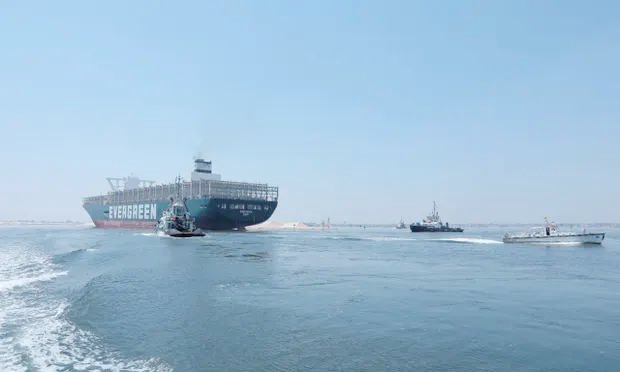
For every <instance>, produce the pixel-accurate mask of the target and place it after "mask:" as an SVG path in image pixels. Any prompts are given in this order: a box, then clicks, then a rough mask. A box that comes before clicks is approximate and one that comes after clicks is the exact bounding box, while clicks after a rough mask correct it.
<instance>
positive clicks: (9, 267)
mask: <svg viewBox="0 0 620 372" xmlns="http://www.w3.org/2000/svg"><path fill="white" fill-rule="evenodd" d="M7 248H8V249H7ZM15 248H16V247H7V246H4V247H0V335H1V337H0V371H32V370H41V371H43V370H45V371H67V370H106V371H107V370H115V371H170V370H171V368H170V367H169V366H167V365H166V364H165V363H163V362H162V361H161V360H159V359H155V358H152V359H147V360H142V359H137V360H131V359H129V360H128V359H126V358H123V357H122V356H121V355H119V354H118V353H115V352H113V351H110V350H108V348H107V347H106V346H105V344H104V343H103V342H102V341H101V340H100V339H99V338H98V337H96V336H95V335H94V334H92V333H90V332H88V331H86V330H83V329H80V328H79V327H77V326H76V325H75V324H74V323H72V322H71V321H70V320H69V319H68V317H67V310H68V309H69V305H68V300H67V299H64V298H57V297H55V296H54V295H53V294H52V293H50V291H49V290H46V288H45V287H44V284H45V283H46V282H50V281H52V280H54V279H56V278H58V277H61V276H64V275H67V271H66V270H62V268H61V267H60V266H59V265H58V264H56V263H54V261H53V259H52V257H51V256H46V255H43V254H41V253H39V252H36V251H34V250H32V249H28V247H22V248H23V249H15Z"/></svg>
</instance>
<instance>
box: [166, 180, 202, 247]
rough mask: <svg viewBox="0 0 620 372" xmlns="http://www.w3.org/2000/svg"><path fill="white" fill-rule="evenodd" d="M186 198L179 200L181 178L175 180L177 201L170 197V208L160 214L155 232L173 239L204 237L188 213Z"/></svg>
mask: <svg viewBox="0 0 620 372" xmlns="http://www.w3.org/2000/svg"><path fill="white" fill-rule="evenodd" d="M185 201H186V198H181V177H179V178H177V200H176V201H175V199H174V198H173V197H170V206H169V207H168V208H167V209H166V210H164V211H163V212H162V215H161V218H160V219H159V222H158V223H157V225H156V230H157V231H161V232H163V233H164V234H166V235H168V236H172V237H175V238H187V237H192V236H205V233H204V232H202V230H201V229H199V228H198V227H196V222H195V221H194V217H192V215H191V214H190V213H189V210H188V208H187V205H186V204H185Z"/></svg>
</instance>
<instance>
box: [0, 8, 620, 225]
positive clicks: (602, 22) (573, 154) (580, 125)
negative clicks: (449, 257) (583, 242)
mask: <svg viewBox="0 0 620 372" xmlns="http://www.w3.org/2000/svg"><path fill="white" fill-rule="evenodd" d="M595 5H597V6H593V4H588V3H584V2H572V1H568V2H562V3H557V4H555V5H554V4H552V3H544V4H543V3H539V2H516V1H513V2H501V3H486V4H484V3H475V2H474V3H468V4H465V3H462V2H442V3H436V4H435V3H414V2H406V1H403V2H399V1H393V2H388V3H384V2H336V3H332V2H325V1H317V2H310V3H287V2H260V3H258V2H257V3H253V2H247V3H229V2H208V3H203V2H192V1H190V2H182V3H178V2H175V3H174V4H172V3H171V4H169V5H165V4H152V3H151V2H140V1H136V2H131V3H125V2H119V1H110V2H106V3H105V4H95V3H82V2H54V3H41V4H37V6H36V7H34V6H33V5H32V4H26V3H10V4H3V5H2V6H1V7H0V9H2V12H0V41H2V45H3V51H4V53H3V58H2V59H0V82H2V89H0V105H1V109H0V130H1V131H2V133H3V138H4V140H5V145H4V146H3V147H2V150H0V155H2V158H3V159H4V162H3V167H2V176H3V182H2V184H1V185H0V204H1V205H2V206H3V208H2V209H1V210H0V220H18V219H22V220H30V219H35V220H67V219H70V220H77V221H87V220H88V219H89V218H88V215H87V214H86V212H85V211H84V210H83V209H82V206H81V203H82V197H85V196H92V195H98V194H101V193H105V192H107V191H108V185H107V183H106V181H105V178H106V177H125V176H128V175H130V174H134V175H136V176H139V177H140V178H143V179H151V180H156V181H158V182H172V181H173V180H174V178H175V176H177V175H179V174H180V175H181V176H184V177H185V178H189V174H190V172H191V170H192V166H193V161H192V158H193V157H194V156H195V155H197V154H201V155H202V156H203V157H204V158H206V159H209V160H212V161H213V167H214V171H215V172H216V173H220V174H222V176H223V179H225V180H232V181H248V182H260V183H269V184H271V185H277V186H279V188H280V199H279V205H278V208H277V210H276V212H275V214H274V215H273V217H272V220H274V221H309V222H320V221H322V220H326V219H327V218H328V217H329V218H330V219H331V221H333V222H336V223H342V222H343V221H346V222H351V223H362V224H363V223H367V224H372V223H390V222H391V221H393V222H394V223H397V222H398V221H399V220H400V218H403V219H404V220H405V221H406V222H413V221H418V220H420V219H421V218H422V217H424V216H425V215H427V214H428V212H429V211H430V210H431V209H432V203H433V200H435V201H436V202H437V204H438V207H439V212H440V214H441V216H442V217H443V220H444V221H449V222H450V223H451V224H459V223H462V224H469V223H520V222H522V223H535V222H536V221H542V220H543V218H544V217H545V216H548V217H549V218H550V219H553V220H555V221H557V222H567V223H587V222H588V221H589V222H592V223H617V222H620V211H619V209H618V206H620V193H618V186H619V185H620V175H619V174H618V172H617V168H618V164H620V151H618V144H619V142H620V125H618V122H619V119H620V107H619V106H618V102H620V90H619V88H618V87H619V84H618V83H619V82H620V72H619V71H620V70H619V69H618V67H617V66H619V65H620V44H618V42H617V40H620V24H619V23H618V16H620V4H618V3H616V2H611V1H609V2H606V1H601V2H596V4H595Z"/></svg>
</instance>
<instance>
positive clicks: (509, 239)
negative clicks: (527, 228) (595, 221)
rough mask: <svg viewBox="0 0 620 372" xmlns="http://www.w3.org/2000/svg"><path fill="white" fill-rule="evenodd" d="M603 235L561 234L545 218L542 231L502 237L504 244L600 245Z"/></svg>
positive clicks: (556, 227) (600, 233)
mask: <svg viewBox="0 0 620 372" xmlns="http://www.w3.org/2000/svg"><path fill="white" fill-rule="evenodd" d="M604 239H605V233H602V232H599V233H590V232H586V230H585V229H584V230H583V232H561V231H559V229H558V226H557V225H556V224H554V223H553V222H551V223H550V222H549V220H547V218H546V217H545V227H544V231H542V232H541V231H535V232H533V233H517V234H509V233H506V235H504V239H503V241H504V243H533V244H540V243H542V244H602V243H603V240H604Z"/></svg>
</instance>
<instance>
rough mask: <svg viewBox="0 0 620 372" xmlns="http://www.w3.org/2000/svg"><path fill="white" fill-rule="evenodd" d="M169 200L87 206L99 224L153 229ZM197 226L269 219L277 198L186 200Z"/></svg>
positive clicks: (236, 225) (232, 226) (239, 226)
mask: <svg viewBox="0 0 620 372" xmlns="http://www.w3.org/2000/svg"><path fill="white" fill-rule="evenodd" d="M169 204H170V201H169V200H155V201H143V202H136V203H127V204H123V203H121V204H98V203H85V204H84V205H83V206H84V209H85V210H86V212H87V213H88V215H89V216H90V218H91V219H92V221H93V223H94V224H95V226H96V227H101V228H131V229H152V228H154V227H155V226H156V224H157V221H158V220H159V219H160V218H161V214H162V212H163V211H164V210H165V209H166V208H167V207H168V206H169ZM186 204H187V208H188V210H189V213H190V214H191V215H192V216H193V217H194V219H195V223H196V226H197V227H198V228H200V229H203V230H243V229H245V227H246V226H251V225H256V224H259V223H261V222H264V221H266V220H267V219H269V218H270V217H271V215H272V214H273V212H274V211H275V209H276V207H277V205H278V202H277V201H253V200H252V201H250V200H238V199H220V198H200V199H189V200H187V201H186Z"/></svg>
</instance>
